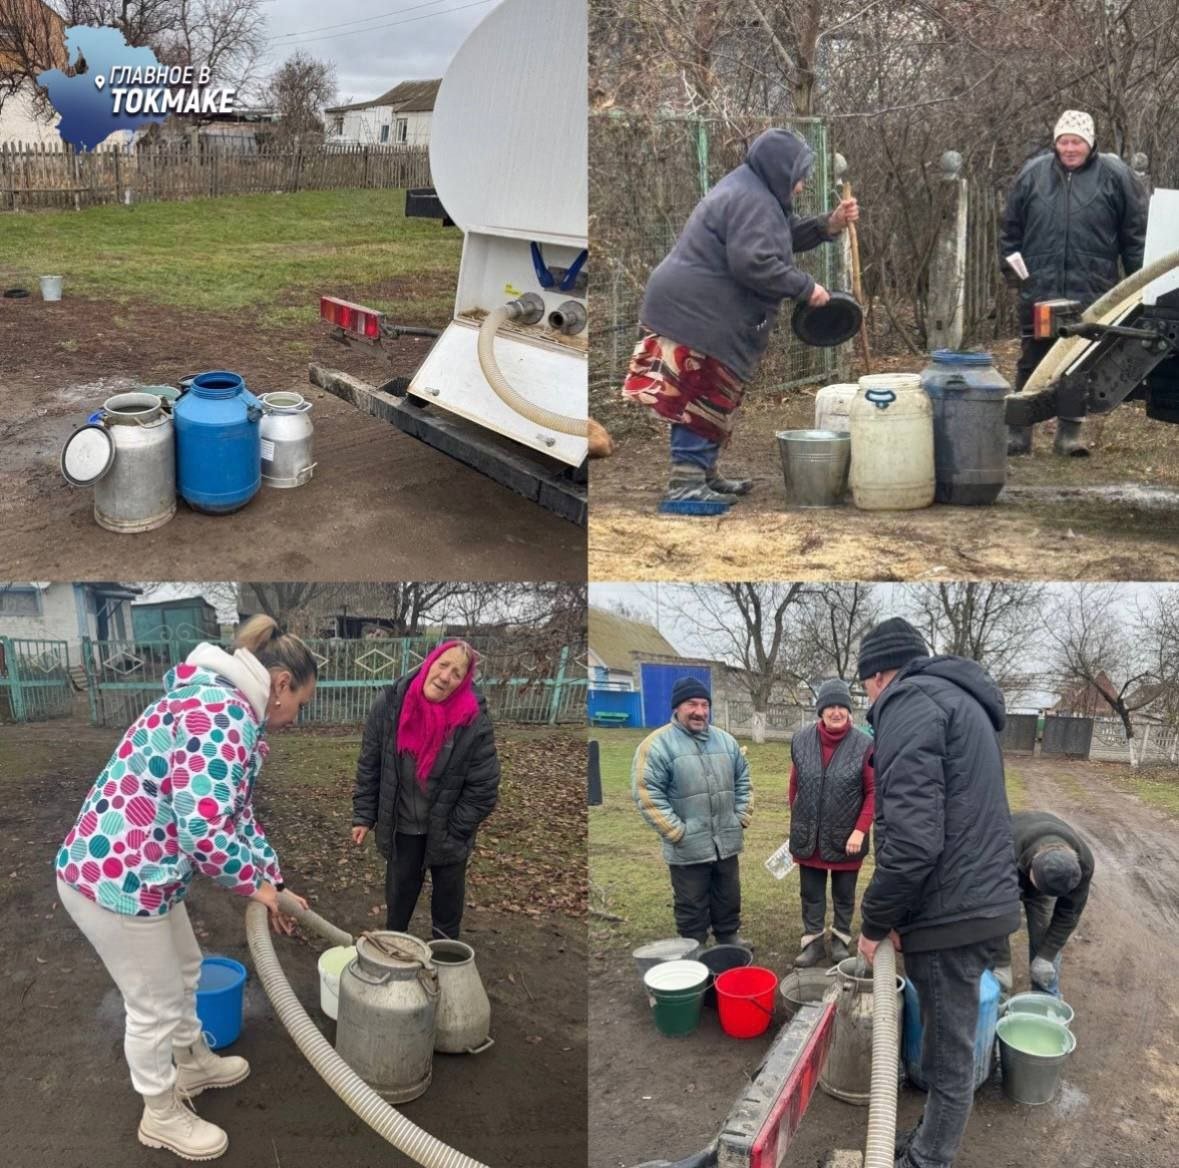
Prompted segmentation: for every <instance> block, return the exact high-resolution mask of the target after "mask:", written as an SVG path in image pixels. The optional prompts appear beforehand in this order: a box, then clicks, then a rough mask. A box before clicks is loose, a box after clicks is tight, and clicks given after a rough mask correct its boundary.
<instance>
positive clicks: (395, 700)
mask: <svg viewBox="0 0 1179 1168" xmlns="http://www.w3.org/2000/svg"><path fill="white" fill-rule="evenodd" d="M416 676H417V671H416V670H415V671H414V672H413V673H410V674H407V675H406V676H405V677H402V678H399V679H398V680H397V681H395V682H394V683H393V684H392V685H391V686H388V687H387V688H385V689H384V690H382V692H381V696H380V697H379V698H377V700H376V701H375V702H374V703H373V706H372V709H371V710H369V714H368V719H367V720H366V721H365V724H364V739H363V741H362V742H361V746H360V758H359V759H358V760H357V763H356V785H355V787H354V788H353V791H352V823H353V825H354V826H362V827H374V826H375V828H376V837H377V849H378V850H379V851H380V853H381V855H383V856H385V857H386V858H388V857H389V856H390V855H391V854H392V851H393V836H394V834H395V832H396V831H397V823H396V819H397V784H398V782H399V781H402V780H401V778H400V774H401V769H402V768H400V767H399V766H398V760H397V720H398V718H399V717H400V716H401V704H402V702H403V701H404V700H405V694H406V691H407V690H408V689H409V683H410V682H411V681H413V679H414V678H415V677H416ZM479 711H480V712H479V717H477V718H476V719H475V721H474V722H472V723H471V724H470V725H469V726H460V727H459V729H458V730H456V731H455V735H454V742H453V745H452V747H451V749H450V753H449V757H448V758H447V759H446V761H445V763H444V764H443V766H442V769H441V772H440V773H436V774H432V775H431V776H430V782H429V786H428V787H427V790H426V793H427V795H428V796H429V800H430V819H429V827H428V829H427V832H426V859H425V862H426V864H427V865H433V864H457V863H461V862H462V861H464V860H466V859H467V857H468V856H469V855H470V854H471V849H472V848H473V847H474V845H475V831H476V829H477V828H478V826H479V824H480V823H482V822H483V820H485V819H486V818H487V817H488V816H489V815H490V814H491V812H492V810H493V809H494V808H495V803H496V798H497V795H498V791H499V757H498V756H497V754H496V751H495V734H494V732H493V730H492V727H491V719H490V717H488V714H487V703H486V702H485V701H484V700H483V698H482V697H481V696H480V698H479ZM405 781H408V782H416V781H417V780H416V779H415V778H414V776H413V775H412V774H407V775H405Z"/></svg>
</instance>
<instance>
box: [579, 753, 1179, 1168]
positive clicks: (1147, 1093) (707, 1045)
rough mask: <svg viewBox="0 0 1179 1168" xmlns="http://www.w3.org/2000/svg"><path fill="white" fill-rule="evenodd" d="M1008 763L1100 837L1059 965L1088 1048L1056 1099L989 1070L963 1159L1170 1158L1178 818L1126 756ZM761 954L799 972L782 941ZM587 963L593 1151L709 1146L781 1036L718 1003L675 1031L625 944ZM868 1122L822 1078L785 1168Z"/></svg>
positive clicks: (836, 1144) (1038, 795) (675, 1151)
mask: <svg viewBox="0 0 1179 1168" xmlns="http://www.w3.org/2000/svg"><path fill="white" fill-rule="evenodd" d="M1008 766H1009V768H1013V769H1015V770H1016V771H1018V773H1019V775H1020V776H1021V777H1022V778H1023V780H1024V782H1025V784H1026V788H1027V794H1028V802H1027V805H1028V806H1029V807H1038V808H1044V809H1047V810H1051V811H1053V812H1055V813H1057V814H1059V815H1060V816H1061V817H1062V818H1064V819H1066V820H1068V821H1069V822H1070V823H1073V824H1074V825H1075V826H1076V827H1077V828H1079V829H1080V830H1081V831H1082V832H1084V834H1085V835H1086V836H1087V838H1088V839H1089V840H1090V841H1091V843H1092V844H1093V850H1094V854H1095V857H1096V861H1097V869H1096V875H1095V877H1094V881H1093V886H1092V892H1091V895H1090V899H1089V903H1088V905H1087V907H1086V909H1085V915H1084V917H1083V919H1082V922H1081V926H1080V928H1079V929H1078V931H1077V933H1075V934H1074V935H1073V938H1072V939H1071V940H1070V942H1069V945H1068V947H1067V949H1066V951H1065V961H1064V967H1063V974H1062V979H1061V981H1062V988H1063V991H1064V996H1065V998H1066V999H1067V1000H1068V1002H1069V1003H1070V1004H1071V1005H1072V1006H1073V1008H1074V1009H1075V1010H1076V1015H1077V1016H1076V1019H1075V1021H1074V1023H1073V1027H1072V1028H1073V1031H1074V1033H1075V1034H1076V1035H1077V1040H1078V1041H1077V1049H1076V1052H1075V1053H1074V1055H1073V1056H1072V1057H1071V1059H1070V1061H1069V1063H1068V1064H1067V1068H1066V1071H1065V1074H1064V1078H1063V1082H1062V1086H1061V1090H1060V1092H1059V1094H1058V1095H1057V1097H1056V1099H1055V1100H1054V1101H1053V1102H1052V1103H1050V1104H1048V1105H1046V1106H1043V1107H1025V1106H1020V1105H1017V1104H1014V1103H1011V1102H1009V1101H1008V1100H1007V1099H1006V1097H1005V1096H1004V1095H1003V1094H1002V1090H1001V1087H1000V1086H999V1084H998V1082H997V1081H996V1080H995V1079H994V1078H992V1080H990V1081H989V1082H987V1083H986V1084H984V1085H983V1086H982V1087H981V1088H980V1089H979V1091H978V1093H977V1094H976V1096H975V1107H974V1111H973V1113H972V1115H971V1118H970V1124H969V1127H968V1128H967V1132H966V1138H965V1141H964V1143H963V1146H962V1151H961V1153H960V1154H959V1156H958V1158H957V1159H956V1160H955V1168H1028V1166H1029V1165H1033V1164H1034V1165H1037V1166H1038V1168H1169V1166H1170V1165H1173V1164H1174V1163H1175V1144H1176V1139H1177V1138H1179V1108H1177V1106H1176V1105H1177V1104H1179V1025H1177V1022H1179V1006H1177V1005H1176V1002H1175V996H1174V992H1173V990H1174V971H1175V969H1176V968H1177V963H1179V933H1177V930H1176V926H1177V925H1179V910H1177V909H1176V902H1175V891H1174V890H1175V888H1176V887H1179V843H1177V842H1176V838H1175V824H1174V822H1173V821H1168V820H1167V818H1166V816H1165V815H1164V814H1163V813H1161V812H1159V811H1156V810H1153V809H1151V808H1149V807H1146V806H1145V805H1143V804H1142V803H1141V801H1139V800H1138V799H1137V798H1135V797H1134V796H1132V795H1128V794H1126V793H1124V792H1122V791H1119V790H1118V789H1117V788H1116V786H1115V785H1114V783H1113V781H1112V780H1113V778H1114V776H1115V775H1116V774H1117V773H1118V769H1119V768H1116V767H1113V766H1110V765H1105V764H1094V763H1075V762H1062V761H1043V760H1040V759H1035V760H1032V759H1030V758H1029V759H1024V758H1019V757H1015V758H1013V759H1010V760H1009V761H1008ZM1013 949H1014V952H1015V953H1016V954H1019V953H1020V952H1021V947H1020V945H1019V944H1016V945H1015V946H1014V947H1013ZM1022 951H1023V952H1026V947H1024V948H1023V949H1022ZM758 959H759V960H760V961H761V962H762V963H763V964H771V965H772V966H773V968H775V969H776V970H777V972H779V973H780V974H785V973H786V972H787V967H788V963H789V962H788V957H786V956H785V955H782V954H770V955H767V954H758ZM590 969H591V972H590V1027H591V1030H590V1033H591V1036H592V1037H591V1041H590V1083H591V1085H592V1086H591V1095H590V1164H591V1165H592V1166H593V1168H623V1166H625V1165H633V1164H636V1163H640V1162H642V1161H645V1160H652V1159H658V1158H662V1157H667V1158H670V1159H674V1158H676V1157H678V1156H685V1155H688V1154H689V1153H691V1152H693V1151H695V1150H697V1149H698V1148H701V1147H703V1146H704V1145H705V1144H707V1143H708V1142H709V1140H711V1139H713V1138H714V1137H715V1136H716V1133H717V1131H718V1130H719V1128H720V1125H721V1123H722V1122H723V1120H724V1117H725V1116H726V1115H727V1113H728V1111H729V1108H730V1107H731V1105H732V1103H733V1102H734V1100H735V1099H736V1098H737V1097H738V1095H739V1094H740V1093H741V1090H742V1086H743V1084H744V1082H745V1080H746V1077H747V1076H749V1075H751V1074H753V1073H754V1072H755V1070H756V1068H757V1066H758V1063H759V1062H760V1060H761V1057H762V1056H763V1055H764V1053H765V1051H766V1049H767V1048H768V1047H769V1045H770V1041H771V1036H770V1035H767V1036H766V1037H764V1038H759V1039H751V1040H746V1041H739V1040H734V1039H731V1038H727V1037H726V1036H724V1035H723V1034H722V1032H721V1030H720V1026H719V1024H718V1022H717V1020H716V1015H715V1013H714V1012H706V1017H705V1019H704V1021H703V1023H702V1025H701V1028H700V1030H699V1031H698V1032H697V1033H696V1034H695V1035H694V1036H691V1037H688V1038H678V1039H673V1038H665V1037H663V1036H661V1035H660V1034H659V1033H658V1032H657V1031H656V1029H655V1027H654V1024H653V1023H652V1022H651V1020H650V1018H649V1017H647V1014H648V1007H647V1002H646V998H645V995H644V994H643V992H642V988H641V985H640V983H639V981H638V978H637V975H636V974H635V970H634V964H633V961H632V960H631V958H630V956H629V954H628V953H626V952H618V951H614V952H604V953H595V954H594V955H593V956H592V957H591V961H590ZM1015 972H1016V989H1017V990H1022V989H1026V988H1027V964H1026V961H1023V962H1021V961H1020V960H1019V959H1018V957H1017V960H1016V965H1015ZM923 1100H924V1096H923V1095H922V1094H921V1093H920V1092H917V1091H915V1090H913V1089H912V1088H908V1087H907V1088H905V1089H904V1090H903V1092H902V1094H901V1101H900V1108H899V1113H898V1123H899V1125H901V1126H903V1127H908V1126H911V1125H912V1123H913V1122H914V1121H915V1119H916V1117H917V1116H918V1115H919V1114H920V1110H921V1107H922V1105H923ZM866 1124H867V1109H866V1108H864V1109H861V1108H857V1107H853V1106H851V1105H849V1104H845V1103H842V1102H840V1101H839V1100H836V1099H833V1098H831V1097H830V1096H828V1095H825V1094H823V1093H822V1092H821V1091H817V1092H816V1094H815V1096H814V1098H813V1100H812V1103H811V1106H810V1109H809V1110H808V1111H807V1113H806V1116H805V1117H804V1119H803V1121H802V1126H801V1127H800V1129H799V1132H798V1134H797V1136H796V1137H795V1141H794V1143H793V1144H792V1146H791V1148H790V1150H789V1152H788V1153H787V1156H786V1159H785V1161H784V1166H785V1168H818V1166H819V1165H821V1164H822V1162H823V1158H824V1156H825V1154H826V1152H828V1151H829V1150H831V1149H833V1148H852V1147H859V1148H862V1147H863V1144H864V1139H865V1136H866Z"/></svg>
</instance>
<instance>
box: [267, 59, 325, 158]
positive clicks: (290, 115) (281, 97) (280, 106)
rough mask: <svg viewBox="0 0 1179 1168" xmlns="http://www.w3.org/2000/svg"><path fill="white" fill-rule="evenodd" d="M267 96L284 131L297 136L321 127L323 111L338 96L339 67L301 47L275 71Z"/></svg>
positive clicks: (281, 131)
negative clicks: (337, 75) (337, 78)
mask: <svg viewBox="0 0 1179 1168" xmlns="http://www.w3.org/2000/svg"><path fill="white" fill-rule="evenodd" d="M266 96H267V102H268V104H269V105H270V106H272V107H273V109H274V112H275V115H276V118H277V123H278V131H279V133H280V134H283V135H285V136H289V137H293V136H295V135H296V134H307V133H311V132H312V131H316V130H321V129H322V128H323V123H322V120H321V117H320V113H321V111H322V110H323V108H324V107H325V106H328V105H330V104H331V103H332V101H333V100H334V99H335V96H336V68H335V66H334V65H333V64H332V63H331V62H330V61H318V60H316V59H315V58H314V57H312V56H310V55H309V54H307V53H304V52H302V51H301V50H300V51H299V52H296V53H294V54H293V55H292V56H290V57H288V58H287V59H286V60H285V61H284V62H283V63H282V64H281V65H280V66H279V67H278V69H276V70H275V72H274V74H273V75H272V76H271V78H270V82H269V84H268V86H267V93H266Z"/></svg>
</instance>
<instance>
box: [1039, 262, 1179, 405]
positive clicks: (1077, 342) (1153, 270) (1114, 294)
mask: <svg viewBox="0 0 1179 1168" xmlns="http://www.w3.org/2000/svg"><path fill="white" fill-rule="evenodd" d="M1177 267H1179V251H1173V252H1170V253H1169V254H1167V255H1165V256H1161V257H1160V258H1159V259H1157V260H1155V261H1154V262H1153V263H1151V264H1147V266H1146V267H1144V268H1139V269H1138V271H1136V272H1135V273H1134V274H1133V275H1131V276H1127V277H1126V278H1125V279H1124V280H1123V281H1122V282H1121V283H1120V284H1116V285H1115V286H1114V287H1113V288H1111V289H1110V290H1109V291H1108V292H1107V293H1106V294H1105V295H1104V296H1102V297H1101V298H1100V299H1098V300H1095V301H1094V302H1093V303H1092V304H1090V305H1089V307H1088V308H1087V309H1085V311H1084V312H1083V313H1082V314H1081V319H1082V320H1083V321H1090V322H1091V321H1097V320H1100V319H1101V318H1102V317H1103V316H1104V315H1105V314H1106V313H1109V312H1111V310H1113V311H1112V315H1113V316H1117V315H1118V314H1119V313H1121V311H1122V309H1123V308H1124V307H1125V302H1126V301H1127V300H1129V299H1130V298H1131V297H1132V296H1134V294H1135V293H1137V292H1140V291H1141V290H1142V289H1143V288H1144V287H1146V285H1147V284H1149V283H1150V282H1151V281H1152V280H1157V279H1158V278H1159V277H1160V276H1165V275H1166V274H1167V273H1168V272H1170V271H1172V270H1173V269H1175V268H1177ZM1106 323H1109V322H1106ZM1089 344H1090V342H1089V341H1087V340H1085V339H1084V338H1083V337H1062V338H1061V339H1060V340H1058V341H1057V342H1056V344H1055V345H1053V346H1052V348H1051V349H1049V350H1048V353H1047V355H1046V356H1045V357H1044V359H1043V360H1042V361H1041V362H1040V364H1039V365H1037V366H1036V368H1035V369H1034V370H1033V371H1032V375H1031V377H1029V378H1028V379H1027V383H1026V384H1025V385H1024V387H1023V390H1022V392H1023V393H1025V394H1028V393H1035V392H1037V391H1038V390H1041V389H1043V388H1044V387H1045V386H1046V385H1049V384H1050V383H1051V382H1052V381H1054V380H1055V379H1056V377H1057V375H1058V374H1059V373H1060V372H1061V371H1062V370H1063V369H1064V368H1065V367H1066V366H1068V365H1071V364H1072V362H1073V361H1074V360H1075V359H1076V358H1077V357H1079V356H1080V355H1081V353H1082V352H1083V351H1084V349H1085V348H1086V347H1087V346H1088V345H1089Z"/></svg>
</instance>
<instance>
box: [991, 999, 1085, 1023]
mask: <svg viewBox="0 0 1179 1168" xmlns="http://www.w3.org/2000/svg"><path fill="white" fill-rule="evenodd" d="M1003 1013H1004V1015H1007V1014H1035V1015H1038V1016H1039V1017H1041V1018H1052V1019H1053V1020H1055V1021H1057V1022H1060V1023H1062V1024H1063V1025H1065V1026H1070V1025H1072V1020H1073V1017H1074V1015H1073V1008H1072V1006H1070V1005H1069V1004H1068V1002H1066V1001H1065V1000H1064V999H1063V998H1054V997H1053V996H1052V995H1051V994H1041V993H1036V992H1034V991H1033V992H1031V993H1026V994H1016V995H1015V996H1014V997H1011V998H1008V999H1007V1004H1006V1005H1005V1006H1004V1007H1003Z"/></svg>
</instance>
